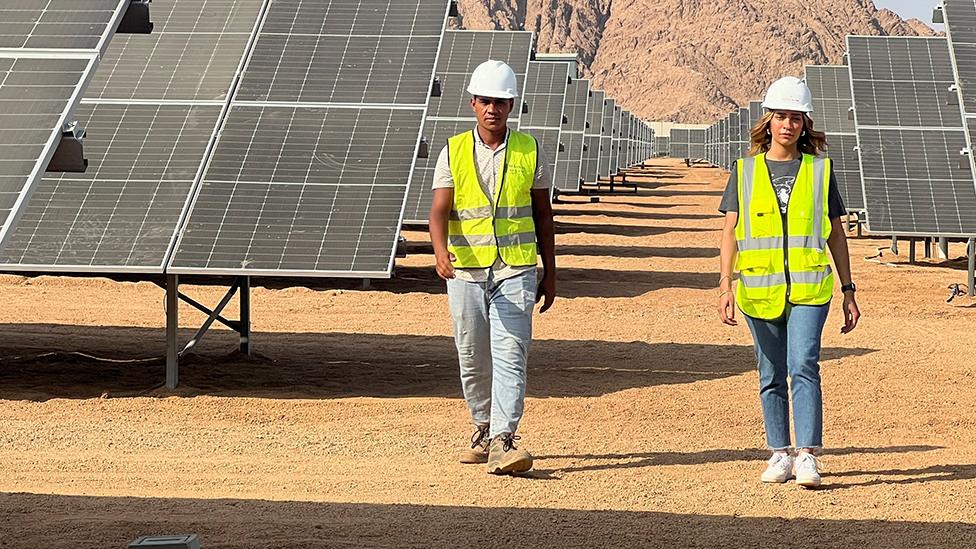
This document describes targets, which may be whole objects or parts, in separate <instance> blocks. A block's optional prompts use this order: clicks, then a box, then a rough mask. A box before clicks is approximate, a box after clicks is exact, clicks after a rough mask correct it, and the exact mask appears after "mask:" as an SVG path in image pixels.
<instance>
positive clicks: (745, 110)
mask: <svg viewBox="0 0 976 549" xmlns="http://www.w3.org/2000/svg"><path fill="white" fill-rule="evenodd" d="M750 130H752V120H751V118H750V113H749V107H740V108H739V139H738V142H739V150H738V156H737V157H736V158H745V156H746V155H747V154H748V153H749V142H750V141H751V139H752V138H751V136H750V135H749V133H750Z"/></svg>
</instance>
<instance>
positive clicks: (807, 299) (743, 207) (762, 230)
mask: <svg viewBox="0 0 976 549" xmlns="http://www.w3.org/2000/svg"><path fill="white" fill-rule="evenodd" d="M736 166H737V170H738V177H739V189H738V192H739V221H738V223H737V224H736V226H735V239H736V242H737V243H738V248H739V250H738V256H737V259H736V270H738V271H739V284H738V288H737V289H736V294H735V295H736V301H737V302H738V304H739V309H741V310H742V312H743V313H745V314H746V315H749V316H751V317H753V318H759V319H765V320H773V319H776V318H779V317H780V316H782V314H783V311H784V309H785V307H786V303H787V302H789V303H792V304H794V305H823V304H825V303H827V302H829V301H830V297H831V294H832V293H833V289H834V275H833V271H832V270H831V268H830V259H829V258H828V256H827V239H828V238H829V237H830V230H831V225H830V217H829V212H828V207H827V192H828V189H829V188H830V159H829V158H821V157H817V156H813V155H809V154H805V155H803V160H802V161H801V164H800V172H799V173H798V174H797V177H796V182H795V183H794V185H793V192H792V194H791V195H790V200H789V202H788V204H787V210H786V227H784V226H783V217H782V215H781V213H780V207H779V201H778V200H777V199H776V193H775V190H774V189H773V185H772V181H771V179H770V176H769V169H768V168H767V167H766V155H765V154H760V155H758V156H756V157H753V158H743V159H740V160H739V161H738V162H737V163H736Z"/></svg>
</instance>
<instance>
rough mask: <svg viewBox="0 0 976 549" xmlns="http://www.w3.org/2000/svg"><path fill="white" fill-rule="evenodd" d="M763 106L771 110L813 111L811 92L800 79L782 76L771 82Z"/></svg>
mask: <svg viewBox="0 0 976 549" xmlns="http://www.w3.org/2000/svg"><path fill="white" fill-rule="evenodd" d="M762 106H763V108H765V109H767V110H771V111H797V112H804V113H807V114H809V113H812V112H813V94H812V93H810V88H808V87H807V85H806V84H805V83H803V81H802V80H800V79H799V78H797V77H795V76H784V77H783V78H780V79H779V80H777V81H775V82H773V84H772V85H771V86H769V89H768V90H767V91H766V97H765V99H763V103H762Z"/></svg>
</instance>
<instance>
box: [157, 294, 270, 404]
mask: <svg viewBox="0 0 976 549" xmlns="http://www.w3.org/2000/svg"><path fill="white" fill-rule="evenodd" d="M161 286H163V287H164V289H165V290H166V388H167V389H175V388H176V387H177V386H178V385H179V383H180V376H179V370H180V359H181V358H183V357H184V356H185V355H186V354H188V353H189V352H190V351H192V350H193V348H194V347H196V346H197V345H198V344H199V343H200V340H201V339H203V336H204V335H205V334H206V333H207V331H209V330H210V327H211V326H213V323H214V322H219V323H221V324H223V325H224V326H227V327H228V328H230V329H231V330H234V331H235V332H237V333H238V334H239V335H240V351H241V353H243V354H245V355H247V356H248V357H252V356H253V354H254V348H253V346H252V345H251V279H250V277H246V276H242V277H237V278H236V279H235V280H234V283H233V284H231V286H230V288H229V289H228V290H227V292H226V293H225V294H224V297H223V298H221V300H220V302H219V303H217V306H216V307H214V308H213V309H210V308H208V307H207V306H206V305H203V304H201V303H200V302H199V301H197V300H195V299H193V298H191V297H190V296H188V295H186V294H184V293H182V292H180V286H179V276H178V275H167V276H166V283H165V285H161ZM238 291H240V316H241V318H240V320H229V319H227V318H226V317H224V316H223V315H222V314H221V313H222V312H223V310H224V309H225V308H226V307H227V304H228V303H230V301H231V299H232V298H233V297H234V295H236V294H237V293H238ZM181 301H182V302H184V303H186V304H187V305H190V306H191V307H193V308H194V309H197V310H198V311H200V312H202V313H203V314H205V315H207V319H206V320H205V321H204V322H203V324H202V325H201V326H200V328H199V329H198V330H197V331H196V333H195V334H193V337H191V338H190V340H189V341H188V342H187V343H186V345H184V346H183V348H182V349H180V346H179V305H180V302H181Z"/></svg>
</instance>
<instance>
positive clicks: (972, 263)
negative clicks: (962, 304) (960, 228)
mask: <svg viewBox="0 0 976 549" xmlns="http://www.w3.org/2000/svg"><path fill="white" fill-rule="evenodd" d="M966 254H967V255H968V256H969V276H968V277H967V279H966V284H967V285H968V286H969V297H976V238H972V237H970V238H969V242H968V243H967V245H966Z"/></svg>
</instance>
